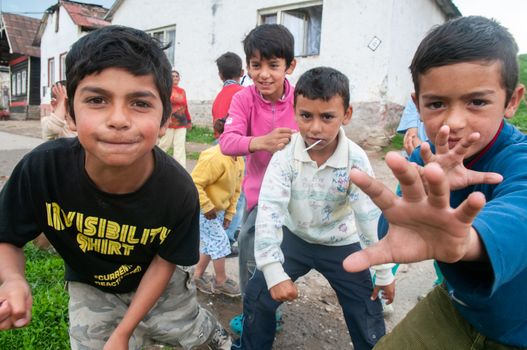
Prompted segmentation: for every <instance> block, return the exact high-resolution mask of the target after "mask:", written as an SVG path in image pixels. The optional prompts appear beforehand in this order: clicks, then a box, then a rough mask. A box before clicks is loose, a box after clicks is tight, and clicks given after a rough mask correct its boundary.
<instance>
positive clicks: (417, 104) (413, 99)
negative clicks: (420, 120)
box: [411, 92, 421, 114]
mask: <svg viewBox="0 0 527 350" xmlns="http://www.w3.org/2000/svg"><path fill="white" fill-rule="evenodd" d="M411 96H412V101H414V105H415V108H416V109H417V111H418V112H419V114H421V111H419V98H418V97H417V95H416V94H415V92H412V94H411Z"/></svg>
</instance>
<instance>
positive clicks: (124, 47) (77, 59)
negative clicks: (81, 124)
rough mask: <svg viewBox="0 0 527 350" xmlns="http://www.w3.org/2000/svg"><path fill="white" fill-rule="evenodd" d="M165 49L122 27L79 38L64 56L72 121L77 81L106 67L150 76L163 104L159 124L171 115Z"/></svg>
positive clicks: (169, 77)
mask: <svg viewBox="0 0 527 350" xmlns="http://www.w3.org/2000/svg"><path fill="white" fill-rule="evenodd" d="M166 48H167V47H166V46H163V44H161V42H159V40H157V39H155V38H153V37H151V36H150V35H148V34H146V33H145V32H143V31H141V30H138V29H134V28H129V27H123V26H114V25H112V26H107V27H103V28H100V29H97V30H95V31H93V32H91V33H89V34H88V35H86V36H84V37H82V38H80V39H79V40H78V41H77V42H75V43H74V44H73V46H72V47H71V50H70V51H69V52H68V55H67V56H66V81H67V85H66V91H67V94H68V109H69V113H70V115H71V117H72V118H73V120H75V111H74V110H73V101H74V97H75V90H77V86H78V85H79V83H80V81H81V80H82V79H84V77H86V76H88V75H91V74H98V73H100V72H102V71H103V70H105V69H107V68H123V69H125V70H126V71H128V72H130V73H131V74H133V75H134V76H144V75H148V74H152V76H153V78H154V83H155V84H156V87H157V89H158V92H159V97H160V98H161V102H162V104H163V116H162V119H161V125H163V124H164V122H165V121H166V120H167V119H168V117H169V116H170V114H171V112H172V106H171V104H170V94H171V92H172V77H171V73H170V72H171V70H172V68H171V66H170V62H169V61H168V59H167V57H166V55H165V53H164V52H163V50H164V49H166Z"/></svg>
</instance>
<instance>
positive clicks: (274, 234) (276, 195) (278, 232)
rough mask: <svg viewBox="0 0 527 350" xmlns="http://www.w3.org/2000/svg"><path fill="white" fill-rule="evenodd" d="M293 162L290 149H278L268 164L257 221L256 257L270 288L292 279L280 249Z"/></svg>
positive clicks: (289, 195)
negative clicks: (287, 150)
mask: <svg viewBox="0 0 527 350" xmlns="http://www.w3.org/2000/svg"><path fill="white" fill-rule="evenodd" d="M290 162H291V160H288V159H287V157H286V152H278V153H275V154H274V155H273V157H272V158H271V162H270V163H269V166H268V167H267V171H266V172H265V176H264V179H263V182H262V187H261V189H260V197H259V202H258V215H257V217H256V224H255V239H254V257H255V260H256V266H257V267H258V269H259V270H261V271H262V272H263V274H264V277H265V281H266V282H267V288H268V289H271V288H272V287H273V286H275V285H277V284H279V283H280V282H283V281H286V280H288V279H290V277H289V276H288V275H287V274H286V273H285V271H284V268H283V267H282V263H283V262H284V254H283V253H282V250H281V249H280V244H281V243H282V235H283V232H282V225H283V224H284V220H285V214H286V213H287V212H288V204H289V200H290V197H291V181H292V174H291V169H290V168H291V164H290Z"/></svg>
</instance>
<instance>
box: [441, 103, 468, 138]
mask: <svg viewBox="0 0 527 350" xmlns="http://www.w3.org/2000/svg"><path fill="white" fill-rule="evenodd" d="M443 125H448V127H449V128H450V131H451V132H452V131H456V130H460V129H463V128H464V127H465V125H466V118H465V112H464V111H463V109H462V108H452V109H451V110H449V111H448V112H447V115H446V118H445V119H444V120H443Z"/></svg>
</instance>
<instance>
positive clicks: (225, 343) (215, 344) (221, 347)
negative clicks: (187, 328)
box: [207, 323, 232, 350]
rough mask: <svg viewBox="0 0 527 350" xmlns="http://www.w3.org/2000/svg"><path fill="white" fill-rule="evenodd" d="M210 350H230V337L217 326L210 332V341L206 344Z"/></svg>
mask: <svg viewBox="0 0 527 350" xmlns="http://www.w3.org/2000/svg"><path fill="white" fill-rule="evenodd" d="M207 346H208V347H209V349H210V350H230V349H231V346H232V341H231V337H230V336H229V334H228V333H227V331H226V330H225V329H224V328H223V327H222V326H221V325H220V324H219V323H217V324H216V328H215V329H214V330H213V331H212V335H211V337H210V341H209V342H208V343H207Z"/></svg>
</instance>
